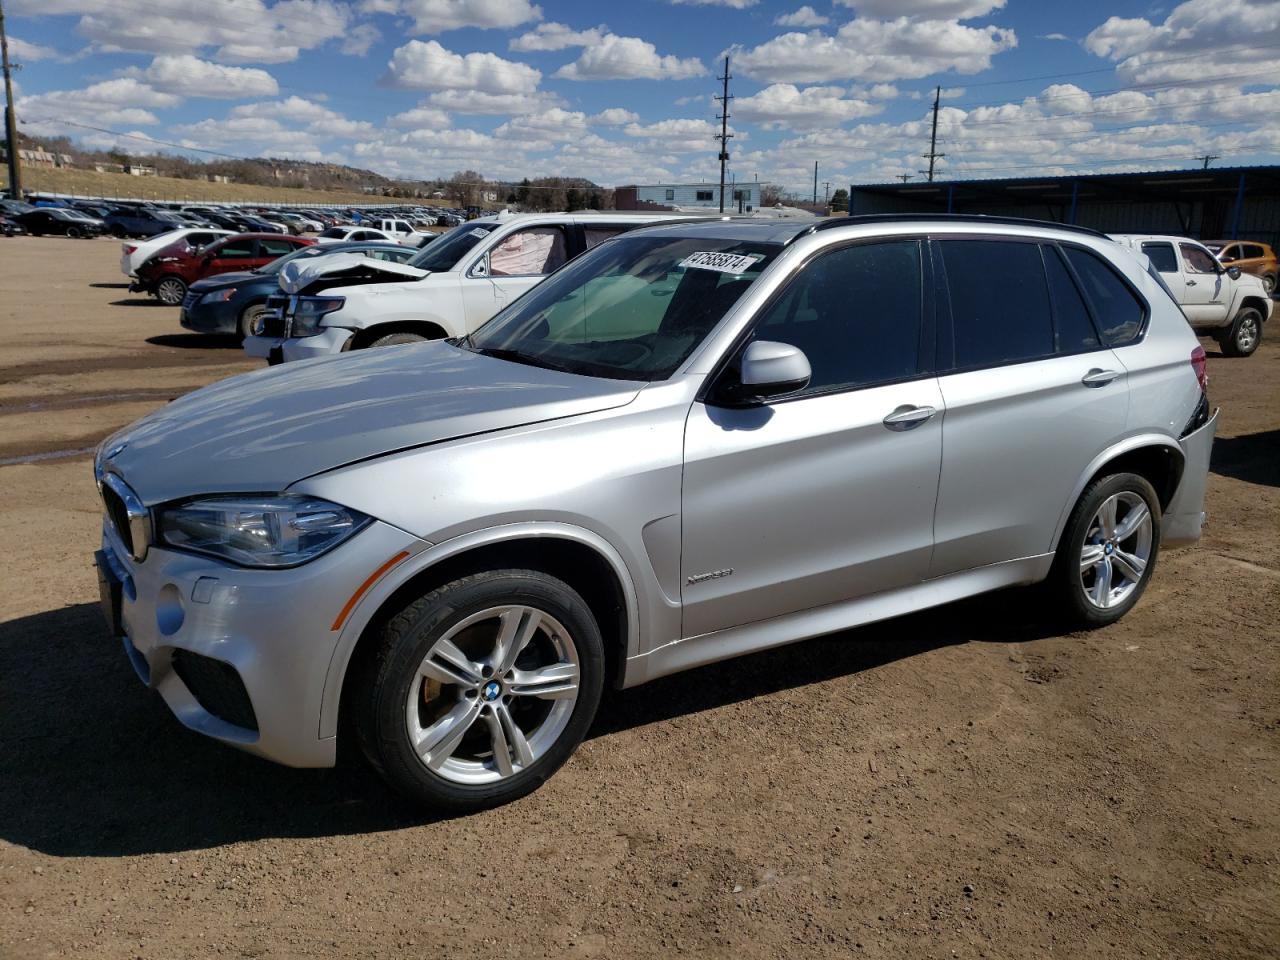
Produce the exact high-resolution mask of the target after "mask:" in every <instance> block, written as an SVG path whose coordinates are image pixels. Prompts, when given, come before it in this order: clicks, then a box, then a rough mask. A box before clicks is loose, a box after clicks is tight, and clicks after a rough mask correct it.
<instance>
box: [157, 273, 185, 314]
mask: <svg viewBox="0 0 1280 960" xmlns="http://www.w3.org/2000/svg"><path fill="white" fill-rule="evenodd" d="M186 295H187V283H186V281H185V280H183V279H182V278H181V277H165V278H164V279H163V280H161V281H160V282H159V283H157V284H156V299H157V300H159V301H160V302H161V303H163V304H164V305H165V306H169V307H178V306H181V305H182V299H183V297H185V296H186Z"/></svg>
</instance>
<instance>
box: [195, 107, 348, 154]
mask: <svg viewBox="0 0 1280 960" xmlns="http://www.w3.org/2000/svg"><path fill="white" fill-rule="evenodd" d="M173 130H174V132H175V133H176V134H177V135H178V136H179V137H181V138H182V142H183V143H184V144H186V145H187V146H191V147H197V148H200V149H206V150H226V149H227V144H229V143H233V144H236V148H237V149H236V152H237V153H239V154H242V155H246V154H247V155H260V156H272V157H292V158H295V159H298V160H322V159H324V156H325V154H324V151H323V150H322V149H321V148H320V144H319V142H318V138H317V137H316V136H314V135H313V134H312V133H310V132H309V131H307V130H298V129H294V128H291V127H286V126H285V125H284V124H282V123H281V122H280V121H279V120H276V119H273V118H271V117H252V116H232V117H227V118H226V119H223V120H214V119H208V120H201V121H199V122H198V123H189V124H182V125H180V126H176V127H174V128H173Z"/></svg>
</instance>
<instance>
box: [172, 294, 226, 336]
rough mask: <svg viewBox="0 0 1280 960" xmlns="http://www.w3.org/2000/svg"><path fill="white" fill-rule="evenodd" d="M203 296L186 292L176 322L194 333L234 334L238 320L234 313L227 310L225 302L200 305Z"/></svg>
mask: <svg viewBox="0 0 1280 960" xmlns="http://www.w3.org/2000/svg"><path fill="white" fill-rule="evenodd" d="M203 295H204V294H203V293H194V294H193V293H192V292H190V291H188V293H187V299H186V301H184V302H183V304H182V313H181V314H180V315H179V316H178V322H179V323H180V324H182V326H183V327H184V328H186V329H187V330H191V331H193V332H195V333H235V332H236V331H237V330H238V329H239V320H238V318H237V316H236V315H235V313H234V312H232V311H231V310H228V309H227V302H226V301H220V302H218V303H212V304H202V303H200V297H202V296H203Z"/></svg>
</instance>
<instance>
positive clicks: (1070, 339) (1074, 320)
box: [1041, 246, 1101, 353]
mask: <svg viewBox="0 0 1280 960" xmlns="http://www.w3.org/2000/svg"><path fill="white" fill-rule="evenodd" d="M1041 251H1042V253H1043V254H1044V268H1045V274H1046V276H1047V277H1048V279H1049V297H1050V299H1051V300H1052V301H1053V339H1054V347H1055V348H1056V349H1057V351H1058V353H1082V352H1084V351H1086V350H1097V349H1098V347H1099V346H1101V344H1099V342H1098V332H1097V331H1096V330H1094V328H1093V321H1092V320H1090V319H1089V308H1088V307H1086V306H1085V303H1084V297H1082V296H1081V295H1080V289H1079V288H1078V287H1077V286H1076V283H1075V281H1074V280H1072V279H1071V274H1070V273H1068V272H1067V266H1066V264H1065V263H1063V262H1062V255H1061V254H1059V253H1058V249H1057V247H1051V246H1045V247H1042V248H1041Z"/></svg>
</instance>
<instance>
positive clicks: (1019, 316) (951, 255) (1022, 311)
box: [938, 240, 1055, 370]
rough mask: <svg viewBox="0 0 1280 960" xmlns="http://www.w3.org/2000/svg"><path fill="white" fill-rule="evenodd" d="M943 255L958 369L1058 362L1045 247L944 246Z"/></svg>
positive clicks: (940, 246)
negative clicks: (1042, 251)
mask: <svg viewBox="0 0 1280 960" xmlns="http://www.w3.org/2000/svg"><path fill="white" fill-rule="evenodd" d="M938 249H939V250H940V252H941V254H942V262H943V265H944V268H945V270H946V281H947V290H948V292H949V294H950V303H951V329H952V343H953V350H954V367H955V369H957V370H973V369H978V368H981V367H994V366H1000V365H1002V364H1006V363H1019V362H1022V361H1027V360H1039V359H1043V358H1045V357H1050V356H1053V354H1054V352H1055V349H1054V336H1053V314H1052V310H1051V308H1050V306H1049V289H1048V285H1047V284H1046V282H1045V273H1044V264H1043V262H1042V260H1041V257H1040V245H1039V244H1037V243H1023V242H1019V241H1004V240H942V241H939V242H938Z"/></svg>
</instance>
